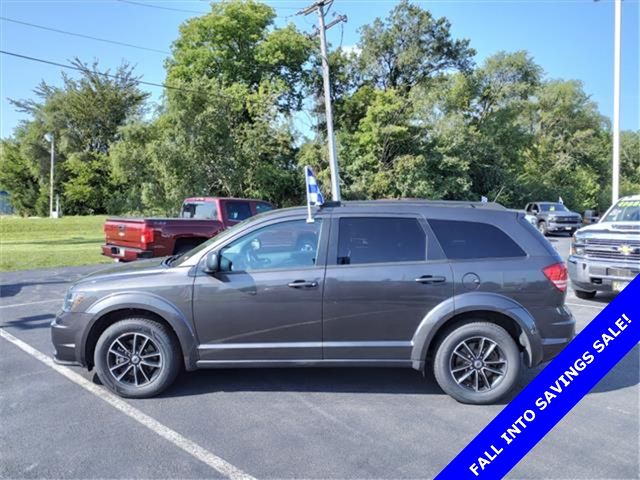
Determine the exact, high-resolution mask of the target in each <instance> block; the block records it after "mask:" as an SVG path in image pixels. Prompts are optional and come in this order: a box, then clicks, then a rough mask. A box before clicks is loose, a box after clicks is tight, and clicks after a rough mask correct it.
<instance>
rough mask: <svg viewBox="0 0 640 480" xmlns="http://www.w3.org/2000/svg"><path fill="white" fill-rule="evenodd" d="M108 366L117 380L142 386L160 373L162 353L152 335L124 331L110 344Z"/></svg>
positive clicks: (130, 384)
mask: <svg viewBox="0 0 640 480" xmlns="http://www.w3.org/2000/svg"><path fill="white" fill-rule="evenodd" d="M107 367H108V368H109V372H110V373H111V375H112V376H113V378H115V379H116V381H117V382H119V383H122V384H124V385H127V386H130V387H131V386H133V387H142V386H145V385H148V384H149V383H151V382H152V381H153V380H154V379H155V378H156V377H157V376H158V375H159V374H160V372H161V370H162V367H163V358H162V353H161V351H160V349H159V348H158V346H157V345H156V343H155V342H154V341H153V339H151V337H148V336H147V335H144V334H142V333H133V332H132V333H124V334H122V335H120V336H119V337H118V338H116V339H115V340H114V341H113V343H112V344H111V345H110V346H109V350H108V352H107Z"/></svg>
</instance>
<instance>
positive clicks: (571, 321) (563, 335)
mask: <svg viewBox="0 0 640 480" xmlns="http://www.w3.org/2000/svg"><path fill="white" fill-rule="evenodd" d="M535 314H536V320H537V323H538V324H539V326H540V337H541V350H542V357H541V363H544V362H548V361H550V360H552V359H553V358H554V357H555V356H556V355H558V354H559V353H560V352H561V351H562V349H564V347H566V346H567V345H568V344H569V342H571V340H573V338H574V337H575V336H576V319H575V318H574V316H573V313H571V310H569V308H568V307H567V306H566V305H562V306H561V307H543V308H540V309H536V311H535Z"/></svg>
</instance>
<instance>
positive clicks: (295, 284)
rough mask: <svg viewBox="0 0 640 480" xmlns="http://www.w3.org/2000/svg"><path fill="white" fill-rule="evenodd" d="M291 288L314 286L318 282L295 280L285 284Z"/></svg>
mask: <svg viewBox="0 0 640 480" xmlns="http://www.w3.org/2000/svg"><path fill="white" fill-rule="evenodd" d="M287 286H288V287H291V288H315V287H317V286H318V282H308V281H306V280H295V281H294V282H291V283H289V284H287Z"/></svg>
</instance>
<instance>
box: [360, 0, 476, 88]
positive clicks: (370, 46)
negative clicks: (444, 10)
mask: <svg viewBox="0 0 640 480" xmlns="http://www.w3.org/2000/svg"><path fill="white" fill-rule="evenodd" d="M450 30H451V24H450V23H449V21H448V20H447V19H446V18H444V17H441V18H434V17H433V16H432V15H431V13H430V12H429V11H428V10H424V9H422V8H420V7H419V6H418V5H414V4H412V3H410V2H408V1H407V0H403V1H401V2H400V3H399V4H398V5H397V6H396V7H395V8H394V9H393V10H392V11H391V13H390V14H389V16H388V17H387V19H386V20H381V19H380V18H376V19H375V20H374V21H373V23H372V24H371V25H365V26H364V27H362V29H361V39H360V42H359V43H358V46H359V48H360V50H361V53H360V56H359V60H360V68H361V70H362V73H363V77H364V78H365V79H368V80H369V81H371V82H372V83H373V84H374V85H376V86H378V87H380V88H384V89H386V88H397V89H401V90H403V91H407V90H409V89H411V88H412V87H414V86H416V85H418V84H419V83H421V82H423V81H424V80H426V79H429V78H432V77H434V76H436V75H438V74H441V73H444V72H447V71H450V70H463V71H467V70H469V69H470V68H471V66H472V64H473V62H472V57H473V56H474V55H475V51H474V50H473V49H472V48H470V47H469V40H454V39H453V38H451V32H450Z"/></svg>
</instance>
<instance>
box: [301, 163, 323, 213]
mask: <svg viewBox="0 0 640 480" xmlns="http://www.w3.org/2000/svg"><path fill="white" fill-rule="evenodd" d="M304 169H305V172H306V176H307V202H308V203H309V205H322V204H323V203H324V197H323V196H322V192H320V188H319V187H318V182H317V181H316V177H315V175H314V174H313V170H311V167H309V166H306V167H304Z"/></svg>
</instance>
